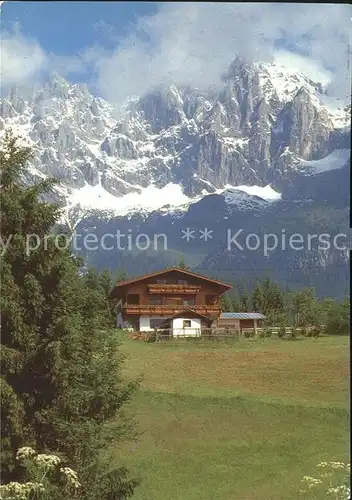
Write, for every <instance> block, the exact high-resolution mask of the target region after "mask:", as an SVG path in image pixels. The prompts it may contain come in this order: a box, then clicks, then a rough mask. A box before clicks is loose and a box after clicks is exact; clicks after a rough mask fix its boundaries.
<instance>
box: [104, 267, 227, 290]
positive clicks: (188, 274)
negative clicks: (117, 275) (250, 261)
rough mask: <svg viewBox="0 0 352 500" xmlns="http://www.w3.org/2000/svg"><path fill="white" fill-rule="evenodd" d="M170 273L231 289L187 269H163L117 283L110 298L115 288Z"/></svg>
mask: <svg viewBox="0 0 352 500" xmlns="http://www.w3.org/2000/svg"><path fill="white" fill-rule="evenodd" d="M171 271H178V272H180V273H183V274H185V275H186V276H192V277H194V278H199V279H202V280H206V281H210V282H211V283H216V284H217V285H220V286H223V287H224V288H226V289H228V290H229V289H230V288H232V285H229V284H228V283H225V282H224V281H220V280H217V279H213V278H209V277H208V276H204V275H202V274H198V273H194V272H193V271H188V269H182V268H180V267H169V268H167V269H163V270H162V271H157V272H155V273H150V274H145V275H144V276H138V277H136V278H132V279H130V280H126V281H119V282H117V283H116V284H115V287H114V288H113V289H112V291H111V292H110V297H111V296H113V292H114V290H115V289H116V288H121V287H123V286H125V285H129V284H131V283H135V282H136V281H142V280H145V279H148V278H153V277H154V276H160V275H163V274H166V273H169V272H171Z"/></svg>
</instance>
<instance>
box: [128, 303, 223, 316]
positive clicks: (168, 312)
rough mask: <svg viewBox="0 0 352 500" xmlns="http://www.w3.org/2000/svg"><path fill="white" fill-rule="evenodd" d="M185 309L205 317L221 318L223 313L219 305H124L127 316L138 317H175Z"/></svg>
mask: <svg viewBox="0 0 352 500" xmlns="http://www.w3.org/2000/svg"><path fill="white" fill-rule="evenodd" d="M184 309H192V310H193V311H196V312H197V313H199V314H203V315H204V316H219V315H220V313H221V309H220V306H218V305H195V306H188V305H182V304H178V305H174V304H170V305H165V304H164V305H161V304H158V305H155V304H145V305H144V304H138V305H137V304H124V305H123V310H124V312H125V313H126V314H138V315H146V316H150V315H154V316H173V315H174V314H177V313H179V312H182V311H183V310H184Z"/></svg>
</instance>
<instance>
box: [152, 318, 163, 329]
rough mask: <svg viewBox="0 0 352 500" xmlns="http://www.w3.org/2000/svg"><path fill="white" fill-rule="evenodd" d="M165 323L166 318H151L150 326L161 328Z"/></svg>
mask: <svg viewBox="0 0 352 500" xmlns="http://www.w3.org/2000/svg"><path fill="white" fill-rule="evenodd" d="M164 321H165V319H164V318H150V320H149V326H150V328H152V329H154V328H159V326H160V325H161V324H162V323H163V322H164Z"/></svg>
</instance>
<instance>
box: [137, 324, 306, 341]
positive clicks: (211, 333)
mask: <svg viewBox="0 0 352 500" xmlns="http://www.w3.org/2000/svg"><path fill="white" fill-rule="evenodd" d="M302 330H303V329H302V328H295V327H292V326H289V327H285V328H282V327H270V328H269V327H267V328H256V329H254V328H242V329H234V328H229V327H226V328H216V329H214V328H207V329H205V328H202V330H200V329H195V328H194V329H191V328H187V329H185V330H184V331H180V329H175V330H172V329H169V330H161V329H158V330H155V331H154V332H153V331H149V332H147V331H143V332H135V333H132V334H131V335H130V337H131V338H134V339H141V340H147V341H148V339H149V340H150V341H156V342H160V341H182V340H191V339H195V340H214V341H220V340H222V341H230V340H237V339H239V338H242V337H245V338H251V337H252V338H264V337H269V336H277V337H280V336H288V337H290V336H292V335H293V334H295V335H302V333H303V332H302ZM304 330H305V332H306V333H307V332H308V334H309V331H312V330H313V327H310V328H305V329H304Z"/></svg>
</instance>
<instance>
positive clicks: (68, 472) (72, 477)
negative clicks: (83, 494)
mask: <svg viewBox="0 0 352 500" xmlns="http://www.w3.org/2000/svg"><path fill="white" fill-rule="evenodd" d="M60 472H62V473H63V474H65V476H66V478H67V481H68V483H70V484H71V485H72V486H74V487H75V488H79V487H80V486H81V484H80V482H79V481H78V475H77V472H75V471H74V470H72V469H71V468H70V467H62V468H61V469H60Z"/></svg>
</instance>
